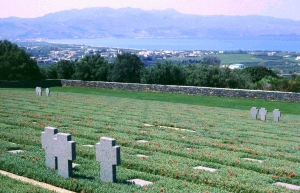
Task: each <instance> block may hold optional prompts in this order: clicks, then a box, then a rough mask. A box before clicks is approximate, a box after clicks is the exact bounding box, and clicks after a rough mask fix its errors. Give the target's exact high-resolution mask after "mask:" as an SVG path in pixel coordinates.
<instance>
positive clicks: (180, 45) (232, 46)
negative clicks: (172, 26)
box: [46, 37, 300, 52]
mask: <svg viewBox="0 0 300 193" xmlns="http://www.w3.org/2000/svg"><path fill="white" fill-rule="evenodd" d="M46 42H49V43H61V44H76V45H86V46H97V47H113V48H130V49H139V50H140V49H145V50H214V51H218V50H224V51H226V50H227V51H229V50H244V51H255V50H267V51H288V52H300V39H299V38H296V39H291V38H289V39H288V38H269V37H266V38H264V37H256V38H247V39H241V38H239V39H236V38H235V39H201V38H191V39H190V38H97V39H49V40H46Z"/></svg>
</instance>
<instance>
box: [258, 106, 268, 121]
mask: <svg viewBox="0 0 300 193" xmlns="http://www.w3.org/2000/svg"><path fill="white" fill-rule="evenodd" d="M259 114H260V120H262V121H266V116H267V114H268V110H267V109H265V108H261V109H259Z"/></svg>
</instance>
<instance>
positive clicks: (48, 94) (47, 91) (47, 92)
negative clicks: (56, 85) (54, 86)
mask: <svg viewBox="0 0 300 193" xmlns="http://www.w3.org/2000/svg"><path fill="white" fill-rule="evenodd" d="M46 96H47V97H49V96H50V89H49V88H46Z"/></svg>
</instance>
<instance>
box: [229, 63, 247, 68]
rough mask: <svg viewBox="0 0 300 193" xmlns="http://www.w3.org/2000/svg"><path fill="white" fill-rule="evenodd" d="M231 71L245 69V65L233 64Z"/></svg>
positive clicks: (230, 66)
mask: <svg viewBox="0 0 300 193" xmlns="http://www.w3.org/2000/svg"><path fill="white" fill-rule="evenodd" d="M229 68H230V69H244V68H245V65H244V64H231V65H229Z"/></svg>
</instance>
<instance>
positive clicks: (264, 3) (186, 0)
mask: <svg viewBox="0 0 300 193" xmlns="http://www.w3.org/2000/svg"><path fill="white" fill-rule="evenodd" d="M88 7H111V8H123V7H132V8H141V9H144V10H150V9H158V10H163V9H168V8H173V9H176V10H177V11H179V12H181V13H189V14H198V15H266V16H273V17H278V18H289V19H295V20H300V14H299V11H300V9H299V7H300V0H0V18H5V17H11V16H16V17H23V18H32V17H39V16H43V15H45V14H47V13H53V12H57V11H62V10H68V9H83V8H88Z"/></svg>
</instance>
